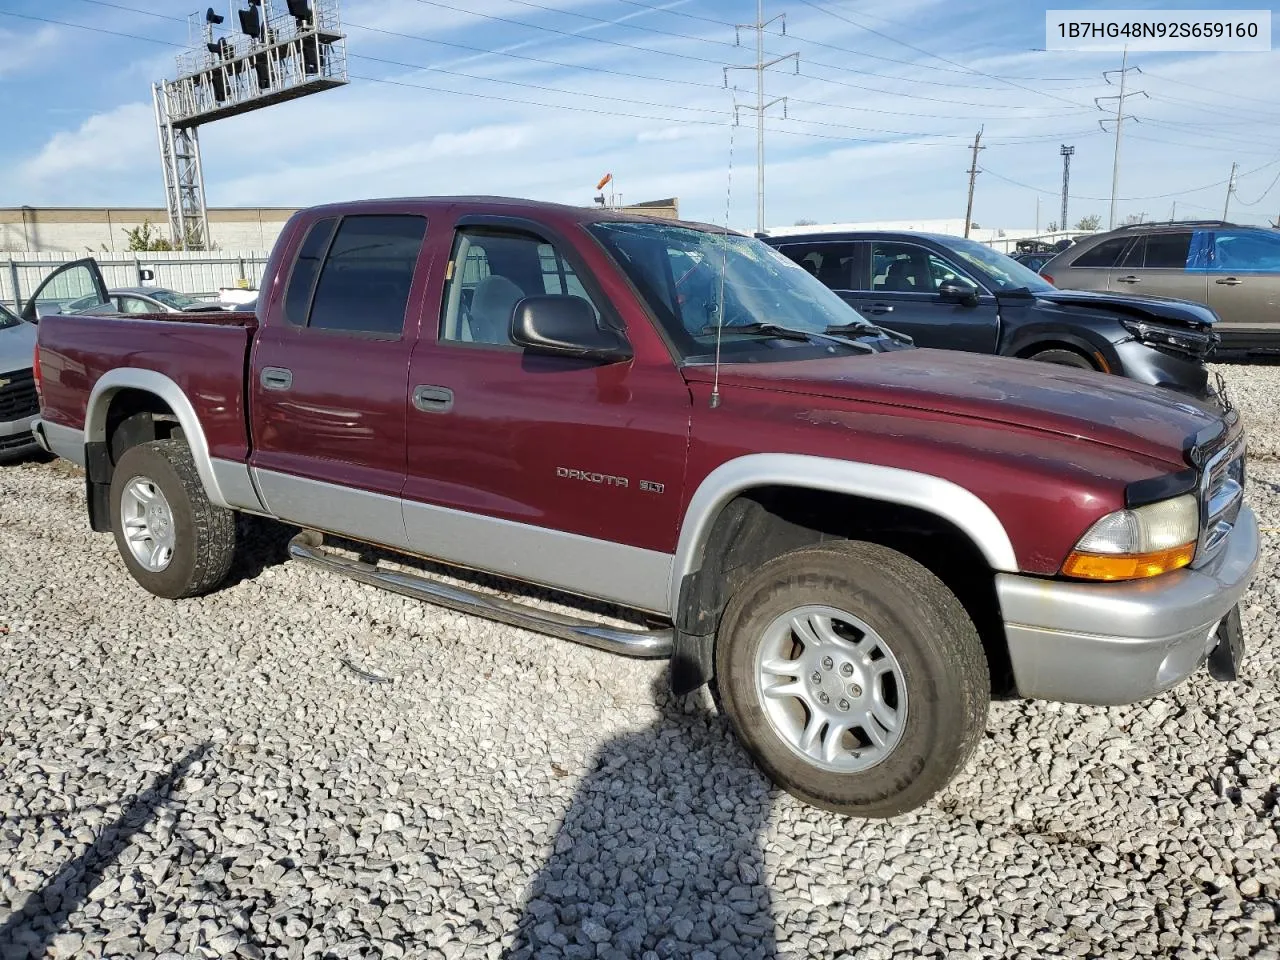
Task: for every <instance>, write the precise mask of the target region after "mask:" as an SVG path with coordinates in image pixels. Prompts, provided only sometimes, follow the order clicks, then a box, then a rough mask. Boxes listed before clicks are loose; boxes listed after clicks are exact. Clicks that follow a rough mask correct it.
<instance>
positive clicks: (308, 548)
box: [289, 530, 674, 660]
mask: <svg viewBox="0 0 1280 960" xmlns="http://www.w3.org/2000/svg"><path fill="white" fill-rule="evenodd" d="M289 556H290V557H293V558H294V559H296V560H302V561H304V562H306V563H309V564H312V565H313V566H317V567H321V568H322V569H325V570H330V571H332V572H334V573H340V574H342V575H343V576H346V577H349V578H351V579H352V580H358V581H359V582H361V583H367V584H369V585H370V586H373V587H381V588H382V589H384V590H390V591H391V592H392V593H398V594H401V595H402V596H406V597H410V598H412V599H414V600H425V601H426V602H427V603H433V604H435V605H436V606H439V607H447V608H449V609H450V610H457V611H458V612H459V613H469V614H472V615H474V616H477V617H485V618H486V619H489V620H496V621H498V622H499V623H506V624H509V625H511V626H513V627H520V628H521V629H523V630H532V631H534V632H535V633H545V634H547V635H549V636H552V637H558V638H560V639H561V640H572V641H573V642H574V643H581V644H585V645H586V646H588V647H595V648H596V649H597V650H604V651H606V652H608V653H616V654H620V655H621V656H624V657H635V658H637V659H641V660H663V659H667V658H669V657H670V656H671V651H672V645H673V636H674V634H673V631H672V630H671V629H670V628H667V629H661V630H641V629H628V628H626V627H611V626H605V625H603V624H599V623H593V622H592V621H590V620H584V619H580V618H578V617H571V616H565V615H564V614H560V613H551V612H550V611H547V610H539V609H538V608H536V607H531V606H527V605H525V604H523V603H516V602H514V601H512V600H504V599H503V598H502V597H495V596H493V595H492V594H488V593H481V592H480V591H478V590H469V589H467V588H466V587H459V586H454V585H453V584H448V583H441V582H440V581H438V580H433V579H431V578H430V577H428V576H425V575H423V574H411V573H402V572H401V571H398V570H386V569H383V568H381V567H379V566H378V565H377V564H371V563H364V562H362V561H359V560H351V559H349V558H347V557H343V556H339V555H338V554H336V553H332V552H331V551H328V550H326V549H325V548H324V535H323V534H321V533H317V532H316V531H314V530H304V531H302V533H300V534H298V535H297V536H296V537H294V538H293V539H292V540H290V541H289Z"/></svg>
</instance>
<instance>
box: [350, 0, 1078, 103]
mask: <svg viewBox="0 0 1280 960" xmlns="http://www.w3.org/2000/svg"><path fill="white" fill-rule="evenodd" d="M414 2H415V3H420V4H422V5H424V6H428V7H436V8H438V9H441V10H449V11H451V12H453V13H462V14H466V15H468V16H472V17H475V18H477V19H479V20H488V21H492V22H496V23H505V24H509V25H511V26H516V27H523V28H524V29H526V30H537V31H540V32H542V33H549V34H552V35H554V36H559V37H566V38H568V39H571V40H585V41H588V42H590V43H601V44H605V45H607V46H611V47H620V48H622V49H626V50H635V51H637V52H640V53H651V54H657V55H659V56H663V57H672V58H675V59H678V60H688V61H692V62H694V63H706V64H711V65H714V66H716V67H719V66H720V65H721V64H720V61H718V60H713V59H710V58H708V57H703V56H699V55H697V54H693V53H681V52H678V51H675V50H663V49H661V48H658V47H646V46H641V45H640V44H635V43H627V42H625V41H622V40H610V39H608V38H606V37H596V36H591V35H589V34H584V33H575V32H573V31H571V30H561V29H559V28H557V27H549V26H546V25H544V24H540V23H529V22H528V21H527V20H516V19H514V18H512V17H504V16H499V15H497V14H492V13H479V12H477V11H475V10H470V9H468V8H466V7H463V6H457V5H455V4H451V3H444V2H442V0H414ZM517 2H524V0H517ZM593 19H594V18H593ZM601 22H604V23H611V21H601ZM348 26H354V24H348ZM729 26H731V27H732V26H733V24H729ZM384 32H387V33H394V32H395V31H384ZM685 39H690V40H702V39H703V38H700V37H686V38H685ZM431 42H435V41H431ZM851 52H852V51H851ZM764 53H766V54H768V55H770V56H774V55H775V53H774V51H770V50H765V51H764ZM859 55H860V54H859ZM807 62H808V63H810V64H811V65H812V66H815V67H821V68H823V69H827V70H836V71H840V72H843V73H852V74H857V75H865V76H878V74H873V73H869V72H868V71H865V70H857V69H855V68H853V67H846V66H842V65H839V64H830V63H820V62H818V61H814V60H809V61H807ZM799 75H800V76H802V77H807V78H808V79H810V80H816V81H818V82H819V83H834V84H837V85H839V86H846V87H852V88H854V89H856V90H866V91H871V92H873V93H882V94H886V95H889V96H903V97H909V98H910V99H913V100H927V101H930V102H933V103H947V104H952V105H955V106H968V107H989V106H991V104H983V103H973V102H972V101H963V100H948V99H946V98H944V97H925V96H921V95H919V94H908V93H897V92H895V91H892V90H884V89H881V88H878V87H868V86H865V85H862V84H856V83H849V82H847V81H839V80H834V79H832V78H830V77H820V76H816V75H814V74H811V73H800V74H799ZM981 75H982V76H988V75H987V74H981ZM897 79H900V80H902V81H903V82H914V81H913V80H912V78H908V77H901V78H897ZM947 86H954V84H947ZM1015 86H1016V84H1015ZM1021 89H1024V90H1028V91H1030V92H1032V93H1038V94H1042V95H1046V96H1048V95H1049V94H1045V93H1044V91H1038V90H1034V89H1033V88H1030V87H1022V88H1021ZM1053 99H1056V100H1062V102H1064V103H1067V104H1070V105H1071V106H1074V107H1082V106H1083V105H1082V104H1078V103H1074V102H1072V101H1070V100H1063V98H1061V97H1054V98H1053ZM1009 109H1026V108H1018V107H1014V108H1009ZM1087 109H1088V108H1085V110H1087ZM1045 119H1054V118H1052V117H1050V118H1045Z"/></svg>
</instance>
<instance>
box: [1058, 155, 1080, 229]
mask: <svg viewBox="0 0 1280 960" xmlns="http://www.w3.org/2000/svg"><path fill="white" fill-rule="evenodd" d="M1058 152H1059V153H1060V154H1062V219H1061V220H1059V221H1058V225H1059V226H1060V227H1061V228H1062V229H1063V230H1066V229H1067V197H1068V196H1070V193H1071V157H1072V155H1073V154H1074V153H1075V152H1076V148H1075V147H1069V146H1067V145H1066V144H1065V143H1064V144H1063V145H1062V147H1061V148H1060V149H1059V150H1058Z"/></svg>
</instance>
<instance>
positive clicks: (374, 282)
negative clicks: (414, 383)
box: [285, 214, 427, 339]
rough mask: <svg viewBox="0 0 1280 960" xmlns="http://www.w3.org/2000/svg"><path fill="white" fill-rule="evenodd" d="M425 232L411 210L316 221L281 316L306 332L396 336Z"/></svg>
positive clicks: (401, 327)
mask: <svg viewBox="0 0 1280 960" xmlns="http://www.w3.org/2000/svg"><path fill="white" fill-rule="evenodd" d="M426 229H427V221H426V218H425V217H422V216H417V215H401V214H362V215H356V216H348V217H342V218H336V217H331V218H325V219H323V220H317V221H316V222H315V223H314V224H313V225H312V226H311V229H310V230H309V231H308V232H307V236H306V238H305V239H304V240H303V242H302V246H301V247H299V249H298V257H297V259H296V260H295V261H294V265H293V270H292V272H291V274H290V277H289V286H288V288H287V289H286V290H285V317H286V318H287V320H288V321H289V323H290V324H292V325H294V326H298V327H306V328H308V329H315V330H328V331H332V332H341V333H348V334H352V335H356V336H365V337H374V338H382V339H397V338H399V337H401V336H402V335H403V334H404V322H405V312H406V309H407V307H408V303H409V291H410V289H411V288H412V286H413V278H414V273H415V271H416V269H417V264H418V257H419V255H420V253H421V251H422V242H423V239H424V237H425V236H426Z"/></svg>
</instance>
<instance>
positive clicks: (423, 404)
mask: <svg viewBox="0 0 1280 960" xmlns="http://www.w3.org/2000/svg"><path fill="white" fill-rule="evenodd" d="M413 405H414V406H415V407H417V408H418V409H419V410H421V411H422V412H423V413H448V412H449V411H450V410H452V409H453V391H452V390H450V389H449V388H448V387H432V386H429V385H427V384H419V385H418V386H416V387H414V388H413Z"/></svg>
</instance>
